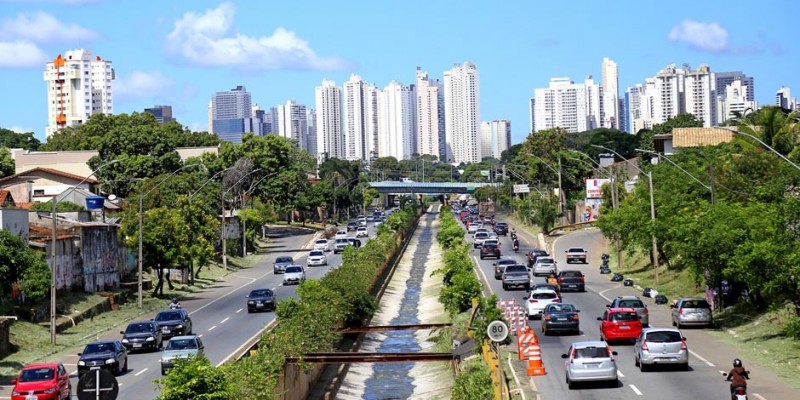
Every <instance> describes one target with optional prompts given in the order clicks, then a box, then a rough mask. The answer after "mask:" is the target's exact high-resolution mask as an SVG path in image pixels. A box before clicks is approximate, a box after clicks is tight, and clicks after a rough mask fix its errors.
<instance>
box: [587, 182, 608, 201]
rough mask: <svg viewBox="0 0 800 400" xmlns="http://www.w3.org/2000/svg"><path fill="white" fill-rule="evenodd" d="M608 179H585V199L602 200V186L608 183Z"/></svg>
mask: <svg viewBox="0 0 800 400" xmlns="http://www.w3.org/2000/svg"><path fill="white" fill-rule="evenodd" d="M610 182H611V180H610V179H587V180H586V198H587V199H602V198H603V185H605V184H606V183H610Z"/></svg>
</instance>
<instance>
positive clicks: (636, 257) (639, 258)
mask: <svg viewBox="0 0 800 400" xmlns="http://www.w3.org/2000/svg"><path fill="white" fill-rule="evenodd" d="M608 253H609V256H610V257H609V260H608V265H609V266H610V267H611V272H614V273H617V272H618V273H621V274H623V275H624V276H625V279H633V283H634V284H635V285H639V286H641V287H642V288H646V287H649V288H653V289H656V290H658V293H659V294H663V295H665V296H667V298H668V299H670V301H672V300H674V299H677V298H678V297H686V296H699V297H705V291H704V288H703V287H702V286H700V285H698V284H697V283H696V282H695V280H694V277H693V276H692V275H691V274H690V273H689V271H687V270H685V269H682V268H679V267H675V266H674V264H673V267H672V268H670V269H667V267H666V265H665V264H661V267H660V268H659V270H658V285H656V279H655V270H654V269H653V267H652V265H650V257H649V254H648V253H646V252H641V251H638V250H637V251H635V252H634V253H633V254H628V253H623V256H622V269H621V270H620V269H619V268H617V253H616V252H615V251H612V248H609V249H608Z"/></svg>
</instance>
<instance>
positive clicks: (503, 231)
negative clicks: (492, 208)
mask: <svg viewBox="0 0 800 400" xmlns="http://www.w3.org/2000/svg"><path fill="white" fill-rule="evenodd" d="M494 232H495V233H497V234H498V235H500V236H508V224H507V223H505V222H498V223H496V224H494Z"/></svg>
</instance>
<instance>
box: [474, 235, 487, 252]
mask: <svg viewBox="0 0 800 400" xmlns="http://www.w3.org/2000/svg"><path fill="white" fill-rule="evenodd" d="M488 238H489V233H487V232H477V233H475V236H473V240H474V241H473V242H472V248H474V249H477V248H478V247H481V246H482V245H483V241H484V240H486V239H488Z"/></svg>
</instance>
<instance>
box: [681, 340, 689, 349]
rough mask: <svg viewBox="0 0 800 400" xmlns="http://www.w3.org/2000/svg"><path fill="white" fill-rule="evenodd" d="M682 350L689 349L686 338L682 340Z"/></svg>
mask: <svg viewBox="0 0 800 400" xmlns="http://www.w3.org/2000/svg"><path fill="white" fill-rule="evenodd" d="M681 350H688V348H687V347H686V341H685V340H681Z"/></svg>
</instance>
